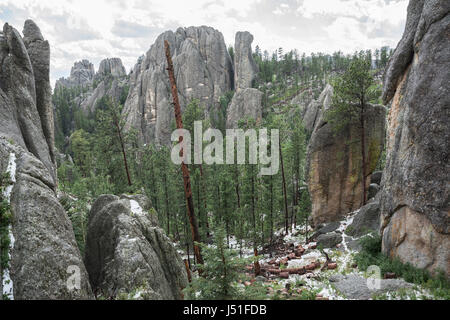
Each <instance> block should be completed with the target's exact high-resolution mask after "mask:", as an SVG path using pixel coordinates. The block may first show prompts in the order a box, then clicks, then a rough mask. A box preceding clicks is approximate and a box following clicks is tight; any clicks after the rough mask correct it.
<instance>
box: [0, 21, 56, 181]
mask: <svg viewBox="0 0 450 320" xmlns="http://www.w3.org/2000/svg"><path fill="white" fill-rule="evenodd" d="M32 25H34V23H32V22H28V23H27V24H26V25H25V31H26V32H25V33H26V34H27V35H28V38H26V40H27V44H28V45H29V47H30V54H31V56H32V57H33V60H30V55H29V53H28V51H27V48H26V46H25V44H24V40H23V39H22V37H21V36H20V34H19V32H18V31H17V30H16V29H14V28H13V27H11V26H10V25H8V24H7V23H6V24H5V25H4V27H3V34H2V36H0V48H1V53H0V58H1V60H0V62H1V74H0V88H1V89H2V91H3V92H4V96H5V97H4V98H5V102H4V105H3V106H2V109H3V110H2V121H4V125H2V127H1V134H2V136H4V137H7V138H11V139H12V140H13V141H15V143H17V144H19V145H21V146H22V147H24V148H25V149H26V150H28V151H30V152H31V153H32V154H34V155H35V156H36V157H37V158H38V159H39V160H40V161H42V163H43V164H44V165H45V166H46V167H47V169H48V170H49V172H50V174H51V176H52V179H53V182H54V183H55V184H56V172H55V166H54V161H53V159H54V158H53V155H52V151H51V150H53V141H49V140H48V139H47V138H51V137H52V133H51V132H50V131H51V130H52V128H53V124H50V123H49V121H50V120H51V119H52V116H51V115H49V114H48V108H49V105H48V103H49V101H50V99H51V98H50V97H48V96H47V97H46V96H45V94H48V93H49V92H48V91H47V88H46V84H45V76H44V75H43V74H42V72H44V70H48V69H49V66H48V63H49V60H47V59H46V57H45V51H46V48H45V47H46V45H45V43H39V42H38V40H36V38H37V37H39V36H41V35H40V32H37V31H38V30H39V29H38V28H37V27H36V28H37V29H36V28H33V27H30V26H32ZM27 26H28V27H27ZM34 26H35V25H34ZM41 37H42V36H41ZM33 40H35V41H33ZM40 51H43V52H42V53H43V54H44V56H42V57H40V56H39V52H40ZM46 63H47V66H45V64H46ZM34 67H36V68H37V71H36V72H35V71H34V69H33V68H34ZM35 73H36V74H37V76H38V77H37V78H35ZM47 77H48V75H47ZM37 80H39V81H42V83H38V84H36V81H37ZM36 87H38V88H40V90H39V99H40V100H38V99H37V94H36ZM2 96H3V94H2ZM6 97H7V99H6ZM38 106H39V107H40V111H39V110H38ZM3 111H5V112H3ZM3 115H4V116H3ZM42 119H43V120H44V122H43V121H42ZM44 128H45V131H46V132H47V135H48V136H47V137H46V136H45V134H44ZM49 143H50V144H49ZM52 158H53V159H52Z"/></svg>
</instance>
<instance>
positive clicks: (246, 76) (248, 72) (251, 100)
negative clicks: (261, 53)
mask: <svg viewBox="0 0 450 320" xmlns="http://www.w3.org/2000/svg"><path fill="white" fill-rule="evenodd" d="M252 42H253V36H252V35H251V34H250V33H249V32H247V31H246V32H238V33H237V34H236V42H235V45H234V82H235V89H236V93H235V94H234V96H233V99H232V101H231V104H230V106H229V107H228V109H227V128H237V127H238V121H239V120H240V119H243V118H245V117H250V118H252V119H255V120H257V121H258V120H261V118H262V97H263V93H262V92H261V91H259V90H257V89H253V88H252V84H253V81H254V80H255V78H256V75H257V73H258V68H257V66H256V63H255V61H254V60H253V55H252Z"/></svg>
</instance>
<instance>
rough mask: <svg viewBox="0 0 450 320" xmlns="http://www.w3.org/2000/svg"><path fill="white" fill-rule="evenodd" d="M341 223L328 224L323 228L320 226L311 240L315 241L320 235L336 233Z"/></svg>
mask: <svg viewBox="0 0 450 320" xmlns="http://www.w3.org/2000/svg"><path fill="white" fill-rule="evenodd" d="M340 225H341V223H340V222H339V221H335V222H331V223H328V224H326V225H324V226H320V227H319V230H317V231H316V232H315V233H314V234H313V235H312V236H311V239H316V238H317V237H318V236H320V235H321V234H325V233H329V232H333V231H336V230H337V229H338V228H339V227H340Z"/></svg>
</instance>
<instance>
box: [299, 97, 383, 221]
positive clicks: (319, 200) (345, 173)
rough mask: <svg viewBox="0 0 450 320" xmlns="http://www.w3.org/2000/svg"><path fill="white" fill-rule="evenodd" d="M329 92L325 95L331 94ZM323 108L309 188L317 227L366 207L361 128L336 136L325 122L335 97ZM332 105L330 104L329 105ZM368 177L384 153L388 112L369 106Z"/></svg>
mask: <svg viewBox="0 0 450 320" xmlns="http://www.w3.org/2000/svg"><path fill="white" fill-rule="evenodd" d="M330 91H331V89H330V88H326V89H325V90H324V92H330ZM324 96H325V97H326V98H323V99H324V104H323V107H322V109H321V111H320V115H319V119H318V120H317V121H316V124H315V128H314V131H313V133H312V136H311V140H310V142H309V145H308V151H307V168H306V172H308V175H307V179H308V188H309V192H310V195H311V201H312V218H313V222H314V225H318V224H321V223H327V222H332V221H339V220H341V219H342V218H343V217H344V216H345V215H346V214H348V213H350V212H353V211H356V210H357V209H359V208H360V207H361V205H362V204H363V195H362V188H361V184H362V181H361V180H362V165H361V143H360V133H359V131H360V130H359V127H358V125H349V126H347V128H346V129H343V130H341V131H340V132H338V133H336V132H335V130H333V128H332V126H331V124H329V123H328V122H326V120H325V119H324V118H325V117H324V111H326V110H327V109H328V108H331V107H332V106H330V103H331V97H330V95H329V94H324ZM327 101H329V102H327ZM365 109H366V115H365V118H366V126H365V127H366V128H365V139H366V173H367V174H368V176H367V177H366V178H365V183H366V186H367V188H368V187H369V185H370V174H371V173H372V172H373V171H374V170H375V169H376V166H377V163H378V160H379V158H380V155H381V153H382V151H383V149H384V139H385V118H386V108H385V107H384V106H381V105H372V104H367V105H366V108H365Z"/></svg>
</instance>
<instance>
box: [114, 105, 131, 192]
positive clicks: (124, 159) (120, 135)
mask: <svg viewBox="0 0 450 320" xmlns="http://www.w3.org/2000/svg"><path fill="white" fill-rule="evenodd" d="M114 124H115V126H116V130H117V135H118V136H119V141H120V148H121V149H122V155H123V163H124V166H125V171H126V172H127V179H128V185H129V186H131V185H132V183H131V177H130V171H129V170H128V161H127V154H126V152H125V144H124V143H123V139H122V131H121V130H120V125H119V120H118V119H117V117H116V115H115V114H114Z"/></svg>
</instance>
